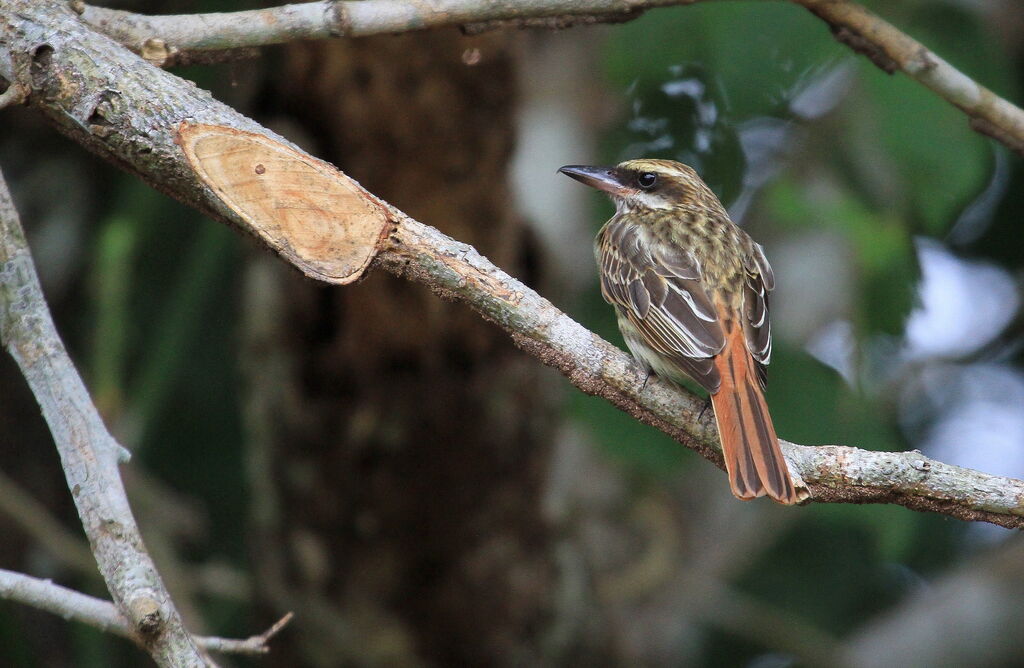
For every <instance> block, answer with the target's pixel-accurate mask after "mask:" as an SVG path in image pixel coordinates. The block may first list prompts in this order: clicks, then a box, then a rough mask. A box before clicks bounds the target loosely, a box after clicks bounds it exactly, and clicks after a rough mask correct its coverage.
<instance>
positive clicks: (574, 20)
mask: <svg viewBox="0 0 1024 668" xmlns="http://www.w3.org/2000/svg"><path fill="white" fill-rule="evenodd" d="M706 1H707V0H487V1H486V2H485V1H483V0H435V1H434V2H430V3H424V2H418V1H417V0H374V1H373V2H365V1H362V0H358V1H348V2H331V1H329V0H326V1H321V2H311V3H307V4H301V5H282V6H280V7H272V8H268V9H259V10H249V11H241V12H224V13H217V14H191V15H169V16H146V15H143V14H134V13H131V12H125V11H121V10H115V9H106V8H103V7H92V6H89V5H84V6H83V7H82V17H83V18H84V19H85V21H87V22H88V23H90V24H91V25H93V26H95V27H96V28H97V29H99V30H101V31H103V32H104V33H105V34H107V35H109V36H110V37H112V38H113V39H115V40H117V41H118V42H120V43H122V44H124V45H125V46H128V47H129V48H131V49H132V50H133V51H135V52H136V53H139V54H141V55H142V56H143V57H145V58H146V59H147V60H149V61H150V62H153V63H155V64H157V65H161V66H167V65H173V64H177V63H179V62H181V61H183V60H190V61H191V62H195V61H197V60H202V59H203V58H206V59H207V60H209V59H210V58H211V57H212V56H211V54H212V53H215V52H217V51H222V50H238V49H252V48H254V47H258V46H265V45H269V44H280V43H284V42H291V41H295V40H300V39H328V38H338V37H361V36H365V35H376V34H390V33H400V32H408V31H411V30H424V29H427V28H438V27H442V26H461V27H463V29H465V30H467V31H469V32H479V31H481V30H485V29H487V30H489V29H495V28H505V27H534V28H535V27H542V28H566V27H570V26H573V25H579V24H593V23H612V22H622V21H628V20H631V19H634V18H636V17H638V16H640V15H641V14H642V13H643V12H644V11H646V10H648V9H653V8H658V7H666V6H672V5H690V4H696V3H697V2H706ZM789 1H790V2H793V3H794V4H798V5H801V6H803V7H806V8H807V9H808V10H809V11H810V12H811V13H813V14H814V15H815V16H817V17H819V18H820V19H822V20H823V21H825V22H826V23H828V25H829V27H830V28H831V30H832V33H833V34H834V35H835V37H836V39H837V40H838V41H840V42H842V43H843V44H845V45H847V46H848V47H850V48H851V49H853V50H854V51H856V52H857V53H860V54H863V55H865V56H867V57H868V58H869V59H870V60H871V61H872V62H873V63H875V64H876V65H877V66H878V67H880V68H882V69H883V70H884V71H886V72H888V73H890V74H892V73H893V72H896V71H901V72H903V73H904V74H906V75H907V76H909V77H911V78H913V79H915V80H916V81H918V82H920V83H921V84H922V85H924V86H926V87H928V88H929V89H930V90H931V91H933V92H934V93H935V94H937V95H938V96H940V97H941V98H942V99H944V100H946V101H947V102H949V103H950V104H952V105H954V106H955V107H957V108H958V109H960V110H961V111H963V112H964V113H965V114H967V116H968V118H969V119H970V124H971V127H972V128H974V129H975V130H976V131H978V132H980V133H982V134H985V135H988V136H990V137H992V138H994V139H996V140H998V141H1000V142H1002V143H1003V144H1005V145H1006V146H1008V147H1009V148H1010V149H1012V150H1014V151H1016V152H1017V153H1020V154H1022V155H1024V111H1022V110H1021V109H1020V108H1019V107H1017V106H1016V105H1014V104H1012V103H1010V102H1008V101H1007V100H1005V99H1003V98H1001V97H999V96H998V95H996V94H995V93H993V92H992V91H990V90H988V89H987V88H985V87H984V86H981V85H979V84H978V83H977V82H975V81H974V80H973V79H971V78H970V77H968V76H967V75H966V74H964V73H963V72H961V71H960V70H958V69H956V68H955V67H953V66H952V65H950V64H949V63H948V62H946V61H945V60H943V59H942V58H941V57H939V56H938V55H937V54H935V53H934V52H932V51H930V50H929V49H928V48H926V47H925V46H924V45H923V44H921V43H920V42H918V41H917V40H915V39H913V38H912V37H910V36H908V35H907V34H905V33H903V32H901V31H900V30H898V29H897V28H895V27H894V26H893V25H892V24H890V23H888V22H886V21H885V20H883V19H881V18H879V17H878V16H876V15H875V14H873V13H871V12H870V11H868V10H867V9H865V8H864V7H862V6H861V5H859V4H857V3H855V2H850V1H849V0H789ZM247 53H250V54H251V51H249V52H247ZM203 54H205V55H203ZM230 57H231V58H236V57H238V54H231V56H230Z"/></svg>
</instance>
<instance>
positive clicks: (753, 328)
mask: <svg viewBox="0 0 1024 668" xmlns="http://www.w3.org/2000/svg"><path fill="white" fill-rule="evenodd" d="M744 269H745V270H746V272H745V273H746V276H745V279H746V282H745V285H744V290H743V314H744V316H745V317H744V323H743V334H744V339H745V341H746V344H747V349H748V350H750V354H751V355H752V356H753V358H754V360H755V361H757V377H758V379H759V380H760V381H761V387H762V388H764V386H765V384H766V382H767V380H768V368H767V367H768V363H769V362H770V361H771V358H772V325H771V320H770V319H769V317H768V293H769V292H771V291H772V289H773V288H774V287H775V274H774V273H773V272H772V267H771V265H770V264H768V258H766V257H765V254H764V248H762V247H761V244H758V243H754V244H753V252H752V253H750V254H748V256H747V262H746V263H745V266H744Z"/></svg>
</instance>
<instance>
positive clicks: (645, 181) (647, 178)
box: [636, 172, 658, 190]
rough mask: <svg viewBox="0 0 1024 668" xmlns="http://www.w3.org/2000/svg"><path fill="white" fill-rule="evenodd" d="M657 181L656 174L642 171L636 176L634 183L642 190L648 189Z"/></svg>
mask: <svg viewBox="0 0 1024 668" xmlns="http://www.w3.org/2000/svg"><path fill="white" fill-rule="evenodd" d="M656 183H658V175H657V174H655V173H654V172H643V173H642V174H640V176H638V177H636V184H637V185H638V186H640V187H641V188H643V189H644V190H650V189H651V188H653V187H654V186H655V184H656Z"/></svg>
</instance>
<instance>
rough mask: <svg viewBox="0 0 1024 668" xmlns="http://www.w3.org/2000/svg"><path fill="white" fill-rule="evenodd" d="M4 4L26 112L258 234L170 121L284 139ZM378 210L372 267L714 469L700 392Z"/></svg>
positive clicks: (1007, 520)
mask: <svg viewBox="0 0 1024 668" xmlns="http://www.w3.org/2000/svg"><path fill="white" fill-rule="evenodd" d="M8 6H16V7H17V11H16V12H15V11H7V12H0V37H2V39H0V58H2V57H3V56H4V55H5V54H4V51H5V50H6V51H7V52H8V53H7V56H8V57H15V58H16V57H17V54H27V55H25V56H24V57H23V58H22V61H21V63H20V70H19V72H18V80H21V81H28V82H30V83H31V86H32V94H31V96H30V98H29V101H30V105H32V106H33V108H35V109H36V110H37V111H39V112H40V113H42V114H43V115H44V116H46V117H47V118H48V119H49V120H50V121H51V122H52V123H54V124H55V125H56V126H57V127H58V128H60V129H61V131H62V132H65V133H66V134H68V135H69V136H71V137H72V138H73V139H74V140H75V141H77V142H79V143H81V144H83V145H85V146H86V147H88V148H89V149H90V150H92V151H94V152H96V153H98V154H99V155H102V156H104V157H106V158H108V159H110V160H112V161H114V162H116V163H117V164H119V165H121V166H123V167H125V168H126V169H128V170H130V171H132V172H135V173H137V174H139V175H140V176H142V178H144V179H145V180H147V181H148V182H150V183H151V184H153V185H154V187H157V188H159V189H161V190H162V191H164V192H166V193H167V194H169V195H171V196H173V197H175V198H177V199H179V200H181V201H183V202H185V203H187V204H189V205H191V206H194V207H196V208H197V209H199V210H200V211H203V212H204V213H206V214H207V215H210V216H211V217H213V218H216V219H217V220H221V221H223V222H226V223H229V224H231V225H233V226H235V227H237V228H239V229H242V230H245V231H247V232H249V233H250V234H253V235H254V236H257V237H258V236H259V232H260V231H259V230H257V229H254V228H253V226H252V224H251V223H250V222H249V221H247V220H246V219H244V218H243V217H242V216H239V215H238V214H237V213H235V212H234V211H232V210H231V209H230V208H229V207H228V206H227V205H226V204H225V203H224V202H223V201H222V200H221V199H220V198H219V197H218V195H217V194H216V193H215V192H214V191H213V190H211V189H210V188H209V187H207V186H205V185H203V184H202V182H201V181H200V180H199V178H198V176H197V175H196V173H194V172H193V171H192V169H191V168H190V166H189V164H188V161H187V160H186V158H185V155H184V153H183V152H182V150H181V149H180V147H179V146H178V145H177V143H176V141H177V128H178V127H179V125H180V124H181V123H182V122H183V121H188V122H190V123H203V124H210V125H221V126H226V127H229V128H234V129H237V130H245V131H251V132H257V133H260V134H262V135H264V136H266V137H270V138H272V139H274V140H277V141H285V140H283V139H281V138H279V137H278V136H277V135H275V134H273V133H272V132H270V131H268V130H266V129H263V128H261V127H260V126H259V125H257V124H256V123H255V122H254V121H252V120H251V119H248V118H246V117H244V116H242V115H241V114H239V113H237V112H236V111H234V110H233V109H231V108H230V107H227V106H226V105H223V104H220V103H218V102H216V101H214V100H213V99H212V98H211V97H210V96H209V94H208V93H206V92H205V91H201V90H198V89H196V88H195V87H194V86H192V85H191V84H189V83H187V82H185V81H182V80H181V79H179V78H177V77H175V76H173V75H171V74H169V73H167V72H164V71H161V70H159V69H156V68H153V67H151V66H149V65H147V64H146V63H145V62H143V61H141V60H140V59H139V58H137V57H136V56H134V55H132V54H130V53H129V52H127V51H126V50H124V49H122V48H120V47H118V46H117V45H116V44H114V43H112V42H110V41H109V40H108V39H107V38H105V37H103V36H101V35H98V34H96V33H93V32H91V31H89V30H88V29H86V28H84V27H83V26H82V25H81V24H80V23H79V22H78V21H77V17H75V16H73V15H72V14H71V13H70V12H69V11H67V10H66V9H65V8H64V6H63V5H61V4H60V3H57V2H54V1H53V0H36V1H35V2H33V1H31V0H8ZM41 53H42V54H44V55H45V57H41ZM98 121H102V122H98ZM285 143H287V142H285ZM309 160H310V161H314V162H315V160H314V159H313V158H309ZM339 178H340V177H339ZM388 216H389V218H390V220H391V224H392V226H393V229H392V232H391V234H390V235H389V236H388V238H387V239H386V241H385V242H384V244H383V248H382V249H381V251H380V253H379V255H378V256H377V258H376V260H375V266H377V267H380V268H383V269H385V270H387V271H390V272H392V273H395V274H398V275H401V276H405V277H407V278H409V279H412V280H415V281H417V282H421V283H424V284H425V285H428V286H429V287H430V288H431V289H432V290H433V291H435V292H436V293H438V294H439V295H440V296H442V297H445V298H449V299H456V300H459V301H464V302H466V303H467V304H468V305H469V306H471V307H472V308H473V309H475V310H476V311H478V312H479V313H480V314H481V315H482V316H483V317H485V318H487V319H488V320H491V321H493V322H494V323H496V324H497V325H498V326H500V327H502V328H503V329H504V330H506V331H507V332H508V333H509V335H510V336H511V337H512V339H513V340H514V341H515V342H516V343H517V345H519V346H520V347H521V348H523V349H524V350H526V351H527V352H529V353H530V354H532V355H534V356H536V357H538V358H539V359H540V360H541V361H542V362H543V363H545V364H548V365H550V366H554V367H556V368H558V369H559V370H561V371H562V372H563V373H564V374H565V375H566V376H567V377H568V378H569V380H570V381H571V382H572V383H573V384H574V385H576V386H577V387H579V388H580V389H581V390H582V391H584V392H586V393H588V394H593V395H597V396H601V397H603V398H605V399H607V400H608V401H610V402H611V403H613V404H614V405H616V406H618V407H619V408H621V409H622V410H624V411H626V412H627V413H629V414H630V415H632V416H634V417H636V418H637V419H638V420H640V421H642V422H644V423H646V424H650V425H652V426H654V427H656V428H658V429H660V430H662V431H664V432H665V433H666V434H668V435H670V436H672V437H673V438H675V439H676V440H678V441H679V442H680V443H682V444H683V445H686V446H687V447H690V448H692V449H694V450H696V451H697V452H698V453H700V454H701V455H702V456H704V457H705V458H707V459H709V460H711V461H713V462H715V463H716V464H717V465H719V466H721V454H720V452H719V449H718V443H717V436H716V434H715V429H714V426H713V420H712V419H711V417H710V416H705V419H704V420H702V421H701V420H698V416H699V414H700V412H701V409H702V404H703V402H702V401H701V400H700V399H698V398H696V397H695V396H693V395H691V394H688V393H686V392H684V391H681V390H679V389H678V388H676V387H675V386H673V385H671V384H669V383H667V382H663V381H661V380H659V379H657V378H652V379H651V381H650V382H649V383H647V385H646V387H645V386H644V374H643V373H642V372H641V371H640V369H639V368H637V367H636V365H635V364H634V363H633V361H632V360H631V358H629V357H628V356H627V355H626V354H624V353H623V352H622V351H620V350H618V349H617V348H615V347H614V346H612V345H611V344H609V343H608V342H606V341H604V340H602V339H601V338H600V337H598V336H597V335H595V334H593V333H592V332H590V331H588V330H586V329H585V328H584V327H582V326H581V325H579V324H578V323H576V322H575V321H573V320H572V319H571V318H569V317H568V316H566V315H565V314H564V313H562V312H561V311H559V310H558V309H557V308H556V307H555V306H554V305H552V304H551V303H550V302H548V301H547V300H545V299H544V298H543V297H541V296H540V295H538V294H537V293H536V292H534V291H533V290H531V289H530V288H528V287H526V286H525V285H523V284H522V283H520V282H519V281H517V280H516V279H514V278H512V277H511V276H509V275H508V274H506V273H504V272H502V271H501V270H500V269H498V268H497V267H495V266H494V265H493V264H492V263H491V262H490V261H488V260H487V259H486V258H484V257H483V256H481V255H480V254H479V253H477V252H476V251H475V250H474V249H473V248H471V247H470V246H467V245H465V244H462V243H459V242H458V241H455V240H454V239H451V238H449V237H447V236H445V235H444V234H442V233H441V232H439V231H438V230H436V229H434V228H432V227H429V226H427V225H423V224H422V223H419V222H417V221H415V220H412V219H411V218H409V217H407V216H405V215H404V214H402V213H401V212H399V211H397V210H395V209H393V208H388ZM339 224H344V221H339ZM783 447H784V450H785V452H786V455H787V457H789V458H790V461H791V462H792V464H793V466H792V469H791V470H792V471H793V472H794V473H795V474H797V475H798V476H802V477H803V481H804V483H806V484H807V486H808V488H809V489H810V491H811V494H812V500H814V501H818V502H844V503H894V504H899V505H902V506H905V507H907V508H912V509H915V510H926V511H931V512H937V513H942V514H946V515H950V516H952V517H958V518H961V519H965V520H976V521H985V522H992V523H994V524H999V525H1002V526H1006V527H1021V526H1024V505H1022V501H1021V500H1022V499H1024V481H1020V480H1015V479H1011V478H1004V477H999V476H992V475H988V474H985V473H981V472H978V471H972V470H970V469H964V468H960V467H956V466H950V465H947V464H942V463H940V462H936V461H933V460H930V459H928V458H926V457H924V456H922V455H920V454H919V453H915V452H904V453H886V452H869V451H864V450H858V449H856V448H850V447H843V446H820V447H802V446H795V445H792V444H789V443H784V445H783Z"/></svg>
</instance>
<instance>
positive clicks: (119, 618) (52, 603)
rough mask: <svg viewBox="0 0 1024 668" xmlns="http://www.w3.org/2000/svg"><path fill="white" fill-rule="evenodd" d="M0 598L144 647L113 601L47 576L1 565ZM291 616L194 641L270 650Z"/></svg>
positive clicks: (237, 650)
mask: <svg viewBox="0 0 1024 668" xmlns="http://www.w3.org/2000/svg"><path fill="white" fill-rule="evenodd" d="M0 598H4V599H7V600H9V601H16V602H18V603H24V604H26V605H30V606H32V607H34V608H38V609H40V610H45V611H46V612H51V613H53V614H55V615H59V616H61V617H63V618H64V619H70V620H72V621H76V622H81V623H83V624H87V625H89V626H92V627H93V628H97V629H99V630H101V631H107V632H110V633H113V634H114V635H119V636H121V637H122V638H128V639H129V640H131V641H132V642H134V643H135V644H137V645H139V646H140V647H143V648H145V647H146V639H145V638H144V637H143V636H141V635H140V634H139V632H138V631H137V630H136V629H135V627H134V626H132V624H131V623H130V622H129V621H128V620H127V619H125V617H124V615H122V614H121V613H120V612H118V610H117V607H116V606H115V605H114V604H113V603H111V602H110V601H104V600H102V599H98V598H94V597H92V596H88V595H86V594H83V593H81V592H77V591H75V590H73V589H68V588H67V587H62V586H60V585H57V584H54V583H53V582H50V581H49V580H40V579H39V578H34V577H32V576H30V575H25V574H24V573H15V572H13V571H7V570H2V569H0ZM292 617H293V615H292V613H290V612H289V613H288V614H287V615H285V616H284V617H282V618H281V619H280V620H278V621H277V622H276V623H275V624H274V625H273V626H271V627H270V628H269V629H267V630H266V631H264V632H263V633H261V634H259V635H255V636H250V637H249V638H245V639H244V640H236V639H233V638H218V637H210V636H197V637H196V638H195V642H196V645H198V646H199V647H201V648H202V649H204V650H207V651H214V652H225V653H232V654H266V653H267V652H269V651H270V647H269V646H268V643H269V642H270V639H271V638H273V637H274V636H275V635H277V634H278V633H279V632H280V631H281V629H283V628H284V627H285V626H287V625H288V622H290V621H291V619H292Z"/></svg>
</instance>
